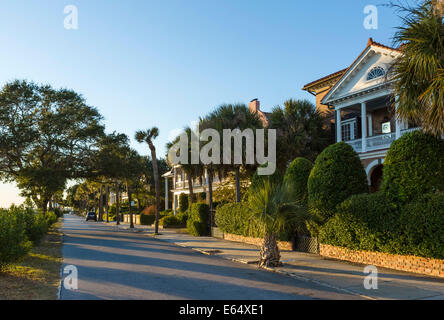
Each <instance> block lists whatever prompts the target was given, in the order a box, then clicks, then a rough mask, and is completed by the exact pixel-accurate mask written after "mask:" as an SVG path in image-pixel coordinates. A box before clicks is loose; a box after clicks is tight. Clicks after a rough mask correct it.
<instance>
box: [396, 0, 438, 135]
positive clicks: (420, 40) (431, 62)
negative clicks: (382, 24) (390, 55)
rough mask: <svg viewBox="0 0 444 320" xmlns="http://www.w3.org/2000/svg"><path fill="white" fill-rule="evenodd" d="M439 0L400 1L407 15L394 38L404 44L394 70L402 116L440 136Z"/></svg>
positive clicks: (404, 16) (398, 4) (400, 5)
mask: <svg viewBox="0 0 444 320" xmlns="http://www.w3.org/2000/svg"><path fill="white" fill-rule="evenodd" d="M439 2H441V3H442V1H439V0H423V1H419V2H418V5H415V6H409V5H408V3H409V2H407V1H406V2H404V4H406V5H405V6H404V5H403V3H402V2H401V1H399V2H398V3H397V4H396V7H397V8H398V9H400V11H401V12H402V13H403V16H402V17H401V20H402V26H400V27H399V28H398V32H396V33H395V35H394V40H395V41H396V43H397V44H398V45H401V44H402V55H400V56H399V57H398V58H397V59H396V60H395V63H394V65H393V66H392V68H391V69H390V70H391V73H392V74H391V75H390V77H393V79H394V81H393V82H394V96H395V97H397V99H396V100H397V101H396V103H397V105H398V108H397V113H398V114H399V116H400V117H401V118H402V119H404V120H406V121H408V120H412V121H414V122H415V123H419V124H420V125H421V126H422V127H423V128H424V129H425V130H427V131H429V132H430V133H432V134H434V135H435V136H437V137H439V136H441V135H442V134H444V41H443V35H444V20H443V18H442V17H443V14H444V12H443V7H442V4H440V3H439ZM438 6H441V8H440V10H438Z"/></svg>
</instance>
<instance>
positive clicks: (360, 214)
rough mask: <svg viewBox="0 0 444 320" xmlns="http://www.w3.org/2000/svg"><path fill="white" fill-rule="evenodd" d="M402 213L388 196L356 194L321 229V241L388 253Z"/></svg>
mask: <svg viewBox="0 0 444 320" xmlns="http://www.w3.org/2000/svg"><path fill="white" fill-rule="evenodd" d="M398 219H399V213H398V211H397V209H396V207H395V206H394V205H393V204H392V202H391V201H390V199H389V198H387V197H386V196H385V194H384V193H381V192H379V193H374V194H361V195H355V196H352V197H350V198H349V199H347V200H346V201H344V202H343V203H342V204H341V205H340V206H339V208H338V213H337V214H336V215H335V216H334V217H333V218H331V219H330V220H329V221H328V222H327V223H326V224H325V225H324V226H323V227H322V228H321V230H320V233H319V241H320V242H321V243H324V244H330V245H334V246H339V247H345V248H349V249H353V250H364V251H386V250H388V249H389V247H390V246H391V242H392V239H394V238H396V235H395V234H396V232H397V231H396V229H397V226H398Z"/></svg>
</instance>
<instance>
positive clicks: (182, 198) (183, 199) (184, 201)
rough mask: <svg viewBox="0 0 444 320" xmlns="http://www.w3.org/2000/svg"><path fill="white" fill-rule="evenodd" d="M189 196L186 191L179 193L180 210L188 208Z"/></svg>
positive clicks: (183, 210)
mask: <svg viewBox="0 0 444 320" xmlns="http://www.w3.org/2000/svg"><path fill="white" fill-rule="evenodd" d="M189 200H190V199H189V196H188V195H187V194H186V193H181V194H180V195H179V212H185V211H187V210H188V205H189Z"/></svg>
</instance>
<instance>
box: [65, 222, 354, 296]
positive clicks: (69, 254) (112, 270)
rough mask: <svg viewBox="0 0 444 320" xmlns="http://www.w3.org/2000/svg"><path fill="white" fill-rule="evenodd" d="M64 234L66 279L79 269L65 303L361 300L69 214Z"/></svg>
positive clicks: (66, 294) (333, 290) (66, 293)
mask: <svg viewBox="0 0 444 320" xmlns="http://www.w3.org/2000/svg"><path fill="white" fill-rule="evenodd" d="M63 234H64V236H63V265H62V277H66V276H68V277H71V275H72V274H71V271H69V272H68V270H72V268H71V269H70V268H68V269H67V270H66V271H67V273H66V274H64V273H63V271H64V270H65V267H67V266H75V267H76V269H77V272H78V274H77V276H78V286H77V289H72V288H69V286H67V288H65V286H64V285H63V282H64V281H62V286H61V291H60V299H62V300H96V299H119V300H132V299H139V300H151V299H153V300H164V299H168V300H170V299H190V300H277V299H279V300H295V299H296V300H297V299H300V300H302V299H304V300H305V299H358V298H359V297H358V296H355V295H350V294H347V293H343V292H341V291H337V290H335V289H333V288H329V287H327V286H322V285H317V284H315V283H312V282H305V281H303V280H298V279H294V278H291V277H287V276H284V275H280V274H276V273H272V272H268V271H264V270H259V269H257V267H256V266H254V265H246V264H242V263H237V262H233V261H229V260H225V259H222V258H219V257H214V256H206V255H203V254H201V253H198V252H196V251H193V250H191V249H187V248H183V247H179V246H175V245H173V244H170V243H167V242H163V241H161V240H157V239H153V238H150V237H148V236H147V235H146V234H140V233H131V232H126V231H122V230H117V229H116V228H115V227H113V225H111V224H110V225H105V224H102V223H97V222H93V221H90V222H86V221H85V219H82V218H80V217H78V216H73V215H65V217H64V223H63ZM70 274H71V275H70ZM70 283H71V284H72V282H69V283H68V284H70Z"/></svg>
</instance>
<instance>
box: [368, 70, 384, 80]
mask: <svg viewBox="0 0 444 320" xmlns="http://www.w3.org/2000/svg"><path fill="white" fill-rule="evenodd" d="M383 76H385V70H384V68H382V67H374V68H373V69H371V70H370V71H369V73H368V74H367V81H370V80H373V79H376V78H380V77H383Z"/></svg>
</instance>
